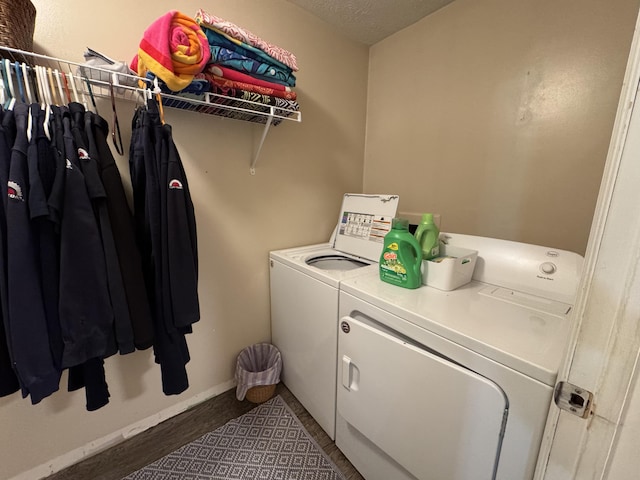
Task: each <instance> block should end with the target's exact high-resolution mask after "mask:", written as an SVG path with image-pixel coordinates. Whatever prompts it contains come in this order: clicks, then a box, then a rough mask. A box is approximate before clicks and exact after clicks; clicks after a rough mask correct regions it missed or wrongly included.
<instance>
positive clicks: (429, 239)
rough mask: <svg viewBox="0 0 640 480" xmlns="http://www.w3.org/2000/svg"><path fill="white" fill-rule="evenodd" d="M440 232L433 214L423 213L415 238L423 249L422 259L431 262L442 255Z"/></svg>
mask: <svg viewBox="0 0 640 480" xmlns="http://www.w3.org/2000/svg"><path fill="white" fill-rule="evenodd" d="M439 236H440V230H438V226H437V225H436V224H435V223H434V222H433V214H432V213H423V214H422V220H420V223H419V224H418V228H416V233H415V237H416V240H417V241H418V243H419V244H420V247H421V249H422V258H423V259H424V260H431V259H432V258H436V257H437V256H438V255H439V254H440V241H439V239H438V237H439Z"/></svg>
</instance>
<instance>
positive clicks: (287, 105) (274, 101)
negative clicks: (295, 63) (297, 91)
mask: <svg viewBox="0 0 640 480" xmlns="http://www.w3.org/2000/svg"><path fill="white" fill-rule="evenodd" d="M211 93H215V94H218V95H224V96H226V97H233V98H237V99H240V100H246V101H249V102H257V103H262V104H264V105H273V106H275V107H278V108H282V109H286V110H294V111H298V110H300V105H299V104H298V102H296V101H294V100H286V99H284V98H280V97H274V96H272V95H264V94H261V93H256V92H249V91H247V90H242V89H239V88H223V87H220V86H218V85H217V84H215V83H213V84H212V85H211ZM221 101H222V100H220V101H218V102H216V103H220V102H221Z"/></svg>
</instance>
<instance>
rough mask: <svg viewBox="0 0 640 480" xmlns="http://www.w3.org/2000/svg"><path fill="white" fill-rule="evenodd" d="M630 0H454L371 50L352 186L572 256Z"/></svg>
mask: <svg viewBox="0 0 640 480" xmlns="http://www.w3.org/2000/svg"><path fill="white" fill-rule="evenodd" d="M637 12H638V0H620V1H616V2H615V6H614V5H613V4H612V3H611V2H603V1H602V0H569V1H563V2H556V1H552V0H540V1H522V0H517V1H513V0H482V1H478V0H456V1H455V2H453V3H452V4H450V5H448V6H446V7H445V8H443V9H441V10H439V11H438V12H436V13H435V14H433V15H431V16H429V17H427V18H425V19H423V20H422V21H420V22H418V23H416V24H414V25H412V26H410V27H409V28H406V29H404V30H403V31H401V32H399V33H398V34H396V35H394V36H391V37H389V38H387V39H385V40H383V41H381V42H379V43H377V44H376V45H374V46H373V47H372V48H371V52H370V67H369V100H368V113H367V140H366V153H365V176H364V187H365V191H367V192H377V191H386V192H393V193H397V194H399V195H400V210H402V211H407V212H437V213H440V214H441V216H442V217H441V222H442V223H441V228H442V229H443V230H445V231H451V232H459V233H469V234H475V235H482V236H488V237H497V238H504V239H508V240H515V241H522V242H528V243H534V244H541V245H547V246H553V247H556V248H563V249H567V250H571V251H575V252H578V253H581V254H584V250H585V247H586V244H587V238H588V235H589V229H590V225H591V220H592V217H593V211H594V207H595V201H596V197H597V194H598V189H599V186H600V179H601V175H602V171H603V166H604V162H605V158H606V155H607V148H608V144H609V138H610V136H611V131H612V126H613V120H614V117H615V112H616V108H617V101H618V97H619V95H620V89H621V85H622V78H623V73H624V69H625V65H626V60H627V56H628V52H629V46H630V42H631V37H632V33H633V27H634V24H635V19H636V16H637Z"/></svg>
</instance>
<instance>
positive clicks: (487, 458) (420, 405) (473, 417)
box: [337, 317, 508, 480]
mask: <svg viewBox="0 0 640 480" xmlns="http://www.w3.org/2000/svg"><path fill="white" fill-rule="evenodd" d="M340 327H341V331H340V332H339V334H338V371H339V373H338V387H337V388H338V392H337V405H338V406H337V408H338V411H339V413H340V415H341V416H342V417H343V418H344V419H345V420H346V421H347V422H348V423H349V424H351V425H352V426H353V427H354V428H355V429H357V430H358V431H359V432H361V433H362V434H363V435H364V436H366V437H367V438H368V439H369V440H370V441H371V442H373V443H374V444H375V445H377V446H378V447H379V448H380V449H382V450H383V451H385V452H386V453H387V454H388V455H389V456H390V457H391V458H393V459H394V460H395V461H396V462H398V463H399V464H400V465H402V466H403V467H404V468H406V469H407V470H408V471H409V472H410V473H411V474H413V475H414V476H415V477H417V478H418V479H425V480H427V479H432V478H442V479H456V480H483V479H486V480H491V479H493V478H494V476H495V471H496V465H497V460H498V457H499V454H500V447H501V443H502V435H503V432H504V430H503V427H504V424H505V422H506V414H507V412H508V401H507V399H506V396H505V394H504V392H503V391H502V390H501V389H500V387H498V386H497V385H496V384H495V383H493V382H492V381H490V380H488V379H486V378H484V377H482V376H481V375H478V374H477V373H474V372H472V371H471V370H468V369H466V368H463V367H461V366H459V365H457V364H455V363H453V362H451V361H449V360H445V359H443V358H441V357H439V356H436V355H434V354H432V353H430V352H428V351H427V350H424V349H421V348H418V347H417V346H414V345H412V344H410V343H407V342H406V341H403V340H402V339H400V338H399V337H396V336H393V335H391V334H389V333H387V332H384V331H382V330H380V329H378V328H375V327H374V326H372V325H368V324H366V323H364V322H361V321H359V320H356V319H354V318H351V317H343V318H342V320H341V325H340Z"/></svg>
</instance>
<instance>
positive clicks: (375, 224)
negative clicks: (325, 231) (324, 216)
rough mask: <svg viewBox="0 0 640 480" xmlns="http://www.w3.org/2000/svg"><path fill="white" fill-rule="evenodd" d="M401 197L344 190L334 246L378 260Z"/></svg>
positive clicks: (359, 255)
mask: <svg viewBox="0 0 640 480" xmlns="http://www.w3.org/2000/svg"><path fill="white" fill-rule="evenodd" d="M399 199H400V197H399V196H398V195H368V194H362V193H360V194H358V193H345V195H344V198H343V200H342V208H341V210H340V216H339V218H338V227H337V231H336V235H335V240H334V242H333V248H335V249H336V250H339V251H341V252H346V253H350V254H352V255H356V256H358V257H361V258H366V259H369V260H372V261H375V262H377V261H378V260H379V259H380V253H381V252H382V247H383V243H384V237H385V235H386V234H387V233H388V232H389V230H391V220H392V219H393V217H395V215H396V211H397V209H398V201H399Z"/></svg>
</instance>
